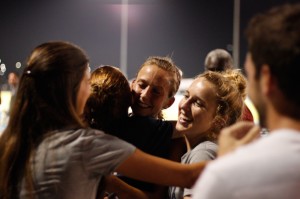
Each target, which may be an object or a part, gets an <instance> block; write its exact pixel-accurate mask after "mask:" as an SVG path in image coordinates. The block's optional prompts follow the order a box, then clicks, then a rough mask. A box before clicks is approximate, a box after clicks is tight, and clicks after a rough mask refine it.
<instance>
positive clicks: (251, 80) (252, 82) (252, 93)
mask: <svg viewBox="0 0 300 199" xmlns="http://www.w3.org/2000/svg"><path fill="white" fill-rule="evenodd" d="M245 70H246V74H247V80H248V86H247V93H248V95H249V98H250V99H251V101H252V103H253V104H254V106H255V108H256V109H257V112H258V114H259V120H260V125H262V126H265V103H264V100H263V97H262V95H261V89H260V86H259V79H256V78H255V74H256V70H255V66H254V63H253V60H252V56H251V54H250V53H248V54H247V57H246V61H245Z"/></svg>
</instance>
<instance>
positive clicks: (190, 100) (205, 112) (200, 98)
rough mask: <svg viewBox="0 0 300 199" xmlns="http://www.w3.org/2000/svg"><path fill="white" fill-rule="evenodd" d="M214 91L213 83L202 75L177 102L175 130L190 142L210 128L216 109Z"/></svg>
mask: <svg viewBox="0 0 300 199" xmlns="http://www.w3.org/2000/svg"><path fill="white" fill-rule="evenodd" d="M215 93H216V89H215V87H214V85H213V84H212V83H210V82H209V81H207V80H206V79H205V78H204V77H199V78H197V79H195V80H194V81H193V83H192V84H191V85H190V87H189V88H188V89H187V91H186V93H185V95H184V97H183V98H182V100H181V101H180V103H179V113H178V121H177V123H176V130H177V131H178V132H180V133H183V134H185V135H186V136H187V138H188V139H189V140H190V141H191V140H192V142H197V141H198V140H199V139H201V138H203V136H205V135H206V132H208V131H209V129H210V128H211V125H212V123H213V120H214V118H215V116H216V110H217V102H216V96H215ZM191 144H192V143H191Z"/></svg>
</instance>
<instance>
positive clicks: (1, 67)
mask: <svg viewBox="0 0 300 199" xmlns="http://www.w3.org/2000/svg"><path fill="white" fill-rule="evenodd" d="M0 71H1V72H3V73H4V72H5V71H6V66H5V64H1V65H0Z"/></svg>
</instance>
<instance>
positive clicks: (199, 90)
mask: <svg viewBox="0 0 300 199" xmlns="http://www.w3.org/2000/svg"><path fill="white" fill-rule="evenodd" d="M188 91H189V93H190V94H191V95H194V96H196V97H198V98H201V99H204V100H207V101H211V100H214V99H215V98H216V94H215V93H216V88H215V86H214V85H213V84H212V83H211V82H209V81H208V80H207V79H205V78H204V77H199V78H197V79H195V80H194V81H193V83H192V84H191V85H190V87H189V88H188Z"/></svg>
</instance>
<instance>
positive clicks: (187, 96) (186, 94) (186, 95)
mask: <svg viewBox="0 0 300 199" xmlns="http://www.w3.org/2000/svg"><path fill="white" fill-rule="evenodd" d="M183 97H184V98H185V99H187V98H189V93H188V92H187V91H185V92H184V94H183Z"/></svg>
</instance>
